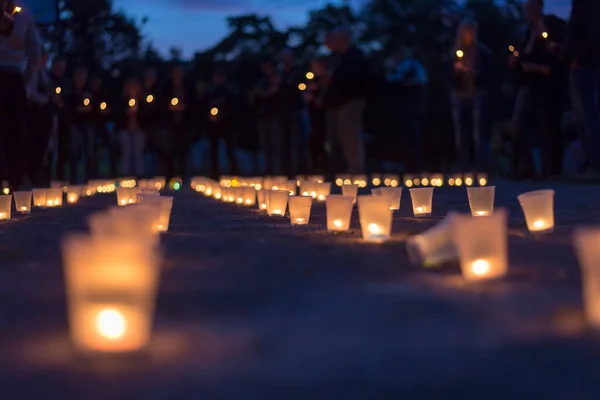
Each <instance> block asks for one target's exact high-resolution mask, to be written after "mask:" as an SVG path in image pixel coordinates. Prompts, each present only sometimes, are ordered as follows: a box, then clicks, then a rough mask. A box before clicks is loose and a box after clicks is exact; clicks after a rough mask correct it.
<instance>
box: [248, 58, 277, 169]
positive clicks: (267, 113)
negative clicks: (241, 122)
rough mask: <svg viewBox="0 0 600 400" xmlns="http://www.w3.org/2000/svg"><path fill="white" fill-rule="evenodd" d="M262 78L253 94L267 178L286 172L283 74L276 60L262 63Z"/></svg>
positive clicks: (252, 98)
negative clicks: (283, 129) (284, 165)
mask: <svg viewBox="0 0 600 400" xmlns="http://www.w3.org/2000/svg"><path fill="white" fill-rule="evenodd" d="M261 71H262V74H263V76H262V78H261V79H260V80H259V81H258V84H257V85H256V86H255V87H254V89H253V90H252V92H251V100H252V102H253V103H254V104H255V106H256V107H257V116H258V135H259V141H260V147H261V149H262V151H263V154H264V156H265V167H266V168H265V169H266V171H265V172H266V174H267V175H281V173H282V170H283V137H282V122H281V118H282V113H283V107H282V99H281V85H282V81H281V75H280V74H279V71H278V70H277V65H276V64H275V62H273V60H265V61H263V62H262V64H261Z"/></svg>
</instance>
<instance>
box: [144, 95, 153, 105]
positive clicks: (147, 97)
mask: <svg viewBox="0 0 600 400" xmlns="http://www.w3.org/2000/svg"><path fill="white" fill-rule="evenodd" d="M153 101H154V96H152V95H151V94H149V95H148V96H146V103H152V102H153Z"/></svg>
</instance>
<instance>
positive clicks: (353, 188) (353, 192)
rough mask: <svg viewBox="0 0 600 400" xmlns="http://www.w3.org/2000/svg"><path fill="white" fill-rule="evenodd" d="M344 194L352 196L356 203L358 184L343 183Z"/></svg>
mask: <svg viewBox="0 0 600 400" xmlns="http://www.w3.org/2000/svg"><path fill="white" fill-rule="evenodd" d="M342 195H344V196H349V197H352V198H353V199H354V203H356V196H357V195H358V185H357V184H353V185H342Z"/></svg>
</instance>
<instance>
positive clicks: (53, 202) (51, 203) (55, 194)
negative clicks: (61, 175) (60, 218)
mask: <svg viewBox="0 0 600 400" xmlns="http://www.w3.org/2000/svg"><path fill="white" fill-rule="evenodd" d="M62 204H63V191H62V189H61V188H57V189H54V188H50V189H48V192H47V197H46V206H47V207H60V206H62Z"/></svg>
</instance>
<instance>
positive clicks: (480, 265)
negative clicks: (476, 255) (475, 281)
mask: <svg viewBox="0 0 600 400" xmlns="http://www.w3.org/2000/svg"><path fill="white" fill-rule="evenodd" d="M471 271H472V272H473V274H474V275H477V276H483V275H485V274H487V273H488V272H489V271H490V263H489V261H487V260H481V259H479V260H475V261H473V264H472V265H471Z"/></svg>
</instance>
